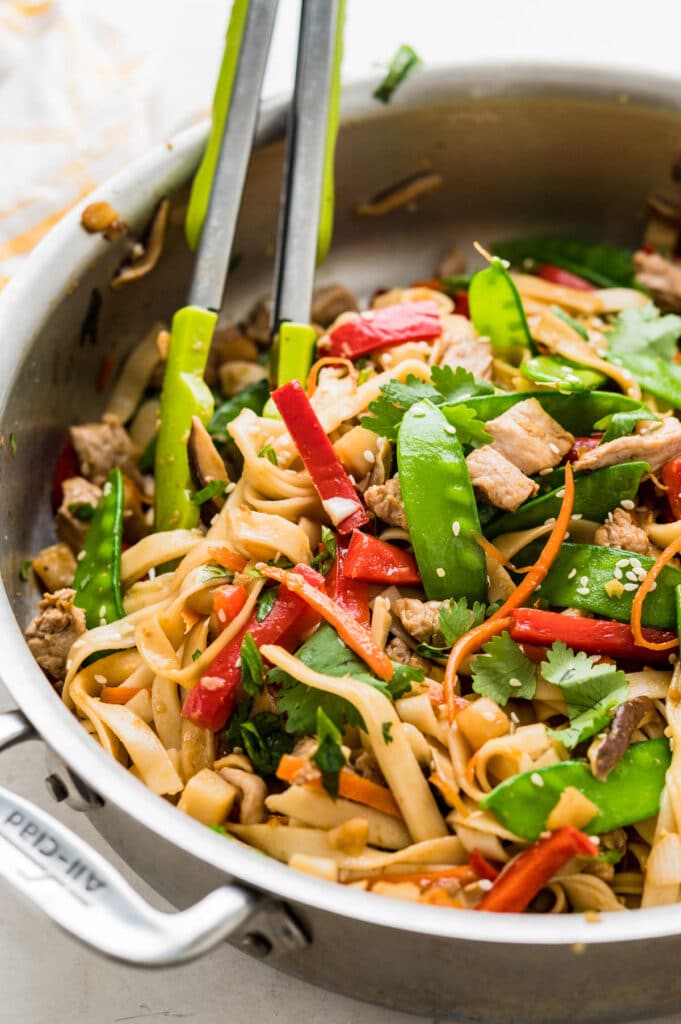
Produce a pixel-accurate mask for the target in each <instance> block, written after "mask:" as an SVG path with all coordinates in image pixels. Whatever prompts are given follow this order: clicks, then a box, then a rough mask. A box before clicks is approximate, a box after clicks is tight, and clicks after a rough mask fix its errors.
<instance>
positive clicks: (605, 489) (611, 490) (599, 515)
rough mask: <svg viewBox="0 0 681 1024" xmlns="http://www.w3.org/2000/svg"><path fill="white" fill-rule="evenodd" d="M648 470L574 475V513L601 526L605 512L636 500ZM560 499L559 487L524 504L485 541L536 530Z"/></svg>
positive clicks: (632, 466)
mask: <svg viewBox="0 0 681 1024" xmlns="http://www.w3.org/2000/svg"><path fill="white" fill-rule="evenodd" d="M649 469H650V467H649V465H648V463H647V462H623V463H620V465H618V466H606V467H605V468H604V469H597V470H595V471H594V472H593V473H576V474H575V504H574V512H575V513H577V514H578V515H581V516H582V518H584V519H591V520H592V521H593V522H595V523H602V522H603V520H604V519H605V517H606V516H607V514H608V512H612V510H613V509H614V508H616V507H617V506H618V505H619V503H620V502H621V501H622V500H623V499H624V500H627V499H629V500H632V499H633V498H634V497H635V496H636V492H637V491H638V488H639V484H640V483H641V479H642V477H643V476H644V474H645V473H647V472H648V471H649ZM562 497H563V491H562V487H561V486H559V487H558V488H556V489H554V490H551V491H549V493H548V494H542V495H540V496H539V497H538V498H533V499H532V501H526V502H525V504H524V505H521V506H520V508H519V509H518V510H517V511H516V512H507V513H506V515H502V516H500V517H499V518H498V519H495V520H494V522H493V523H492V524H491V525H490V526H488V527H487V529H486V530H485V534H486V536H487V537H498V536H499V534H500V533H510V531H511V530H529V529H530V528H531V527H533V526H539V525H540V524H541V523H544V522H546V520H547V519H548V518H550V517H551V516H554V517H555V516H557V515H558V511H559V509H560V505H561V499H562Z"/></svg>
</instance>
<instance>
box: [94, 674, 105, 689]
mask: <svg viewBox="0 0 681 1024" xmlns="http://www.w3.org/2000/svg"><path fill="white" fill-rule="evenodd" d="M95 682H96V683H99V685H100V686H106V684H107V682H108V680H107V678H106V676H103V675H96V676H95Z"/></svg>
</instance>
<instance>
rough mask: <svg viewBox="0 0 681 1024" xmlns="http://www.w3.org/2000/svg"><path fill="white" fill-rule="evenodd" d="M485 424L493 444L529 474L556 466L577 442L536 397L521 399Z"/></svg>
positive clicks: (510, 460)
mask: <svg viewBox="0 0 681 1024" xmlns="http://www.w3.org/2000/svg"><path fill="white" fill-rule="evenodd" d="M485 427H486V429H487V432H488V433H489V434H491V435H492V438H493V441H492V447H493V448H494V449H495V450H496V451H498V452H500V453H501V454H502V455H503V456H505V457H506V458H507V459H508V461H509V462H512V463H513V465H514V466H517V467H518V469H519V470H521V471H522V472H523V473H525V474H527V476H532V474H533V473H540V472H541V471H542V469H553V467H554V466H557V465H558V463H559V462H560V461H561V459H562V458H563V456H565V455H567V453H568V452H569V451H570V448H571V447H572V444H573V442H574V437H573V436H572V434H569V433H568V431H567V430H563V428H562V427H561V425H560V423H556V421H555V420H554V419H553V418H552V417H551V416H549V415H548V413H546V412H544V410H543V409H542V407H541V405H540V404H539V402H538V401H537V399H536V398H527V399H526V400H525V401H524V402H518V403H517V405H513V406H511V408H510V409H507V410H506V412H504V413H502V414H501V416H497V418H496V419H495V420H489V422H488V423H486V424H485Z"/></svg>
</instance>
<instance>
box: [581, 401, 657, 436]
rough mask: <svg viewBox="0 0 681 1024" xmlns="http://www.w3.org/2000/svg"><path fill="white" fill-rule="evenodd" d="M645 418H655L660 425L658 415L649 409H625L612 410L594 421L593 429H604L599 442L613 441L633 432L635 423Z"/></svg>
mask: <svg viewBox="0 0 681 1024" xmlns="http://www.w3.org/2000/svg"><path fill="white" fill-rule="evenodd" d="M646 420H657V422H658V425H659V426H661V425H662V423H661V420H660V417H659V416H658V415H657V413H655V412H653V411H652V410H651V409H627V410H626V411H625V412H614V413H611V414H610V415H609V416H604V417H603V419H600V420H597V421H596V423H594V430H604V431H605V433H604V434H603V437H602V439H601V444H605V443H606V442H607V441H614V440H615V439H616V438H618V437H626V436H627V435H628V434H633V433H634V430H635V429H636V424H637V423H640V422H641V421H643V422H645V421H646Z"/></svg>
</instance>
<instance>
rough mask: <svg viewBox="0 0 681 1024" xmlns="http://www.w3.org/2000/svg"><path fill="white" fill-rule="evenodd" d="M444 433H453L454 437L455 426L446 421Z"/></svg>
mask: <svg viewBox="0 0 681 1024" xmlns="http://www.w3.org/2000/svg"><path fill="white" fill-rule="evenodd" d="M445 434H453V435H454V437H456V427H453V426H452V425H451V423H448V424H447V426H446V427H445Z"/></svg>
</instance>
